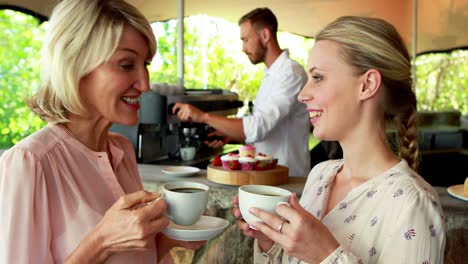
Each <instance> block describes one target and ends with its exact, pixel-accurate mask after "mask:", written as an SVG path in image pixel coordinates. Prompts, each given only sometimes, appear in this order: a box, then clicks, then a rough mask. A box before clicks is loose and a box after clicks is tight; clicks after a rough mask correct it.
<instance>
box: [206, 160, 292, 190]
mask: <svg viewBox="0 0 468 264" xmlns="http://www.w3.org/2000/svg"><path fill="white" fill-rule="evenodd" d="M206 170H207V178H208V180H210V181H212V182H216V183H221V184H227V185H236V186H241V185H247V184H261V185H279V184H286V183H288V173H289V169H288V167H285V166H281V165H276V167H275V168H273V169H270V170H264V171H243V170H229V169H225V168H223V167H221V166H216V167H215V166H213V165H212V164H210V165H208V167H207V169H206Z"/></svg>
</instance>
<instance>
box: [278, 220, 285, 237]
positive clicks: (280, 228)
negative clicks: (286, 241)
mask: <svg viewBox="0 0 468 264" xmlns="http://www.w3.org/2000/svg"><path fill="white" fill-rule="evenodd" d="M284 223H285V221H283V222H281V225H280V226H279V228H278V232H280V233H281V234H282V233H283V232H281V230H282V229H283V225H284Z"/></svg>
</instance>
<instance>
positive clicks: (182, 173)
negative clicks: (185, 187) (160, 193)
mask: <svg viewBox="0 0 468 264" xmlns="http://www.w3.org/2000/svg"><path fill="white" fill-rule="evenodd" d="M161 171H162V172H164V173H165V174H167V175H171V176H174V177H187V176H191V175H194V174H197V173H198V172H199V171H200V169H199V168H196V167H190V166H168V167H164V168H162V169H161Z"/></svg>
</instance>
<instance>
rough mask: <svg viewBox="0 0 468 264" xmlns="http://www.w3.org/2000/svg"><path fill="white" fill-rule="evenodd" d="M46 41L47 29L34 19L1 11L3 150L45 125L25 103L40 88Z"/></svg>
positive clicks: (0, 122)
mask: <svg viewBox="0 0 468 264" xmlns="http://www.w3.org/2000/svg"><path fill="white" fill-rule="evenodd" d="M43 38H44V28H43V26H42V25H39V21H38V20H37V19H35V18H34V17H32V16H30V15H26V14H22V13H19V12H16V11H11V10H2V11H0V58H1V59H0V60H1V61H0V149H1V148H6V147H10V146H12V145H14V144H15V143H16V142H18V141H19V140H21V139H22V138H23V137H25V136H27V135H29V134H31V133H32V132H34V131H37V130H39V129H40V128H41V127H43V126H44V125H45V123H44V122H43V121H42V120H41V119H40V118H38V117H37V116H35V115H34V114H33V113H32V112H31V111H30V110H29V108H27V107H26V105H25V102H24V99H25V98H27V97H28V96H30V95H31V92H32V91H33V89H34V88H36V87H38V86H39V82H40V81H39V73H40V48H41V45H42V40H43Z"/></svg>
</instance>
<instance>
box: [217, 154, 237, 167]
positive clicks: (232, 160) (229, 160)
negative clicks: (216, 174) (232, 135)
mask: <svg viewBox="0 0 468 264" xmlns="http://www.w3.org/2000/svg"><path fill="white" fill-rule="evenodd" d="M238 159H239V155H237V154H236V153H232V152H231V153H229V154H226V155H223V156H221V165H222V166H223V168H225V169H230V170H238V169H240V165H239V161H238ZM213 165H214V164H213Z"/></svg>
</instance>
